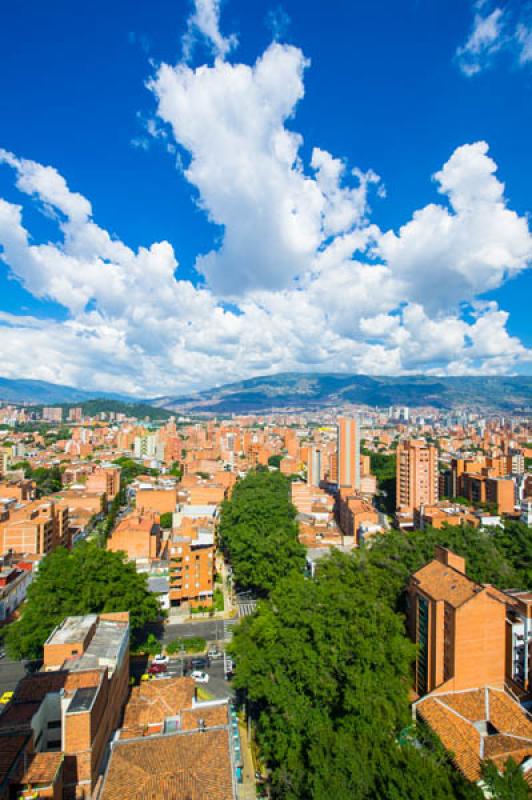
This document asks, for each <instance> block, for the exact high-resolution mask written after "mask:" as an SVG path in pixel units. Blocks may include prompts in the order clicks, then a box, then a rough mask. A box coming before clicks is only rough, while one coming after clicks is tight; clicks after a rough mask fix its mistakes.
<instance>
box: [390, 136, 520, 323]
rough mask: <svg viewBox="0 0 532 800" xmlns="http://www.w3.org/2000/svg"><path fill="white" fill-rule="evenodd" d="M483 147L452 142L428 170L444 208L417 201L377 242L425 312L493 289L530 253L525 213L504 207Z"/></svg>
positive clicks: (501, 187)
mask: <svg viewBox="0 0 532 800" xmlns="http://www.w3.org/2000/svg"><path fill="white" fill-rule="evenodd" d="M487 151H488V145H487V144H486V143H485V142H476V143H475V144H470V145H463V146H462V147H459V148H457V149H456V150H455V152H454V153H453V155H452V156H451V158H450V159H449V160H448V161H447V163H446V164H445V165H444V166H443V168H442V169H441V170H440V171H439V172H437V173H436V174H435V176H434V180H435V181H436V182H437V183H438V184H439V186H438V190H439V192H440V193H441V194H443V195H446V196H447V197H448V199H449V203H450V209H448V208H446V207H445V206H442V205H436V204H430V205H428V206H425V207H424V208H422V209H420V210H419V211H416V212H415V213H414V216H413V219H412V220H411V221H410V222H408V223H407V224H406V225H404V226H403V227H402V228H401V229H400V231H399V233H398V234H396V233H394V232H393V231H388V232H387V233H386V234H384V235H383V237H382V239H381V240H380V242H379V244H378V250H379V252H380V254H381V256H382V257H383V258H384V259H385V261H386V262H387V264H388V266H389V267H390V269H391V270H392V273H393V275H394V276H395V278H396V279H397V280H400V281H402V282H403V283H404V285H405V292H406V296H407V297H408V299H409V300H414V301H416V302H419V303H422V304H423V305H424V307H425V308H426V309H429V310H431V311H432V312H438V311H446V310H448V309H451V308H455V307H457V306H458V305H459V304H460V303H461V302H464V301H466V302H471V301H472V300H473V299H474V298H475V297H476V296H477V295H478V294H481V293H483V292H486V291H489V290H493V289H496V288H497V287H499V286H500V285H501V284H502V283H503V282H504V280H505V279H506V278H507V277H510V276H513V275H517V274H518V273H519V272H521V271H522V270H524V269H526V268H527V266H529V264H530V260H531V259H532V237H531V235H530V231H529V229H528V221H527V219H526V217H519V216H518V215H517V214H516V212H515V211H512V210H511V209H509V208H508V207H507V205H506V202H505V198H504V185H503V184H502V183H501V182H500V181H499V180H498V179H497V178H496V177H495V171H496V168H497V167H496V164H495V162H494V161H493V160H492V159H491V158H490V157H489V156H488V155H487Z"/></svg>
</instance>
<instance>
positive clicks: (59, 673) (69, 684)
mask: <svg viewBox="0 0 532 800" xmlns="http://www.w3.org/2000/svg"><path fill="white" fill-rule="evenodd" d="M101 674H102V671H101V670H100V669H88V670H83V671H80V672H68V671H67V670H54V671H53V672H35V673H34V674H33V675H26V677H25V678H22V680H21V681H20V683H19V684H18V686H17V688H16V691H15V701H16V702H19V703H20V702H23V703H35V702H41V701H42V700H44V698H45V697H46V695H47V694H48V692H58V691H59V690H60V689H64V690H65V691H66V692H72V691H74V690H75V689H81V688H85V687H88V686H98V684H99V682H100V680H101Z"/></svg>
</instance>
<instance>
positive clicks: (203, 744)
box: [101, 727, 235, 800]
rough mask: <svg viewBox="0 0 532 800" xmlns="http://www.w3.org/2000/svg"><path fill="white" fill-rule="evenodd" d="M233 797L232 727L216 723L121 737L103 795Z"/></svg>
mask: <svg viewBox="0 0 532 800" xmlns="http://www.w3.org/2000/svg"><path fill="white" fill-rule="evenodd" d="M124 797H127V798H128V800H161V798H168V800H170V799H171V800H233V798H234V797H235V794H234V789H233V775H232V763H231V750H230V740H229V732H228V730H227V728H225V727H222V728H214V729H210V730H205V731H197V730H196V731H191V732H190V733H173V734H167V735H164V736H151V737H150V736H148V737H146V738H143V739H130V740H124V741H118V742H117V743H116V744H115V745H114V747H113V749H112V751H111V758H110V761H109V767H108V770H107V774H106V777H105V780H104V784H103V789H102V793H101V800H123V798H124Z"/></svg>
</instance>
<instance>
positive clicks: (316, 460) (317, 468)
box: [307, 447, 323, 486]
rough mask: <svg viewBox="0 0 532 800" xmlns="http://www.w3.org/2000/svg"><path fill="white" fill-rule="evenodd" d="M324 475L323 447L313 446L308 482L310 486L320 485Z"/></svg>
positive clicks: (310, 453)
mask: <svg viewBox="0 0 532 800" xmlns="http://www.w3.org/2000/svg"><path fill="white" fill-rule="evenodd" d="M322 477H323V472H322V460H321V449H320V448H319V447H311V448H310V452H309V459H308V469H307V483H308V485H309V486H319V485H320V481H321V480H322Z"/></svg>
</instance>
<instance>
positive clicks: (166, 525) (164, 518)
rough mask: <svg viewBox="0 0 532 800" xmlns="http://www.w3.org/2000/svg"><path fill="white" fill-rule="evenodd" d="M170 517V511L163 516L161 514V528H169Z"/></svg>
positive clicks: (171, 515)
mask: <svg viewBox="0 0 532 800" xmlns="http://www.w3.org/2000/svg"><path fill="white" fill-rule="evenodd" d="M172 517H173V514H172V512H171V511H166V512H165V513H164V514H161V519H160V524H161V528H171V527H172Z"/></svg>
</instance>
